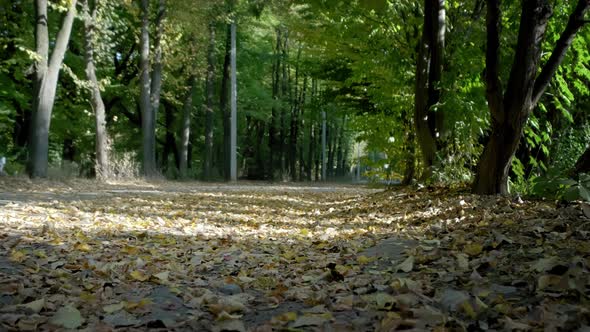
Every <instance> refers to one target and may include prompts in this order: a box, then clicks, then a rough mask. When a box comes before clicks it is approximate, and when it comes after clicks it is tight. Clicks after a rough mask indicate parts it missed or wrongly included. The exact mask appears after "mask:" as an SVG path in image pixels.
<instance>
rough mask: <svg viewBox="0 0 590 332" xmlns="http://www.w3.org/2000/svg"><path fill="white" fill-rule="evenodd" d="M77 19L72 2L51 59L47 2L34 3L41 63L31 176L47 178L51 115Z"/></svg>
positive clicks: (37, 72) (38, 65) (37, 69)
mask: <svg viewBox="0 0 590 332" xmlns="http://www.w3.org/2000/svg"><path fill="white" fill-rule="evenodd" d="M75 16H76V0H72V1H71V2H70V3H69V7H68V12H67V13H66V16H65V18H64V20H63V23H62V26H61V29H60V30H59V32H58V34H57V38H56V39H55V41H54V43H55V44H54V45H55V46H54V49H53V52H52V54H51V58H50V57H49V45H50V41H49V30H48V27H47V23H48V17H47V0H35V48H36V52H37V56H38V60H37V61H36V63H35V85H34V86H35V87H34V100H33V120H32V128H30V139H29V162H28V165H27V170H28V173H29V176H31V177H33V178H35V177H46V176H47V168H48V162H49V127H50V124H51V112H52V111H53V104H54V102H55V93H56V91H57V81H58V79H59V72H60V69H61V65H62V63H63V59H64V56H65V53H66V50H67V47H68V43H69V40H70V34H71V31H72V25H73V23H74V17H75Z"/></svg>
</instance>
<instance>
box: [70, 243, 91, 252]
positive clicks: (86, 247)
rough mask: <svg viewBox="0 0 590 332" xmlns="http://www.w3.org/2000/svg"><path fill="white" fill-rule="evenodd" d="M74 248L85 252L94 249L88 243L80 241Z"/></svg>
mask: <svg viewBox="0 0 590 332" xmlns="http://www.w3.org/2000/svg"><path fill="white" fill-rule="evenodd" d="M74 249H75V250H78V251H83V252H89V251H91V250H92V248H91V247H90V246H89V245H88V244H87V243H80V242H78V243H77V244H76V245H75V246H74Z"/></svg>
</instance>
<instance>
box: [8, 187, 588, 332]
mask: <svg viewBox="0 0 590 332" xmlns="http://www.w3.org/2000/svg"><path fill="white" fill-rule="evenodd" d="M0 185H1V186H0V200H2V201H1V202H0V329H8V330H35V329H39V328H41V329H44V328H52V327H56V326H57V327H60V326H61V327H67V328H79V329H87V330H90V331H95V330H102V331H110V330H126V331H127V330H130V331H135V330H146V329H152V330H170V329H174V330H178V331H192V330H199V331H201V330H203V331H206V330H214V331H222V330H227V331H244V330H255V331H270V330H280V329H285V328H289V329H294V330H322V331H323V330H344V331H346V330H350V331H359V330H374V329H378V330H395V329H409V330H417V331H419V330H431V329H433V328H434V327H442V326H447V327H451V328H459V329H462V328H468V327H477V328H484V327H486V326H487V327H490V326H493V327H496V328H506V327H510V326H513V327H515V328H517V329H525V327H527V328H528V327H530V328H533V327H535V326H536V327H539V326H541V327H544V328H545V327H553V326H560V327H563V326H566V327H567V328H568V329H570V328H571V327H579V328H584V327H585V326H587V325H588V316H587V311H585V310H584V307H585V305H584V303H585V302H584V301H587V300H585V298H586V299H587V297H588V290H589V289H590V284H589V281H588V278H587V274H586V273H588V266H590V264H589V263H590V262H589V254H590V247H589V246H588V235H589V234H590V233H589V231H590V228H589V227H587V226H588V216H587V215H586V214H585V213H586V212H584V211H585V210H584V209H586V207H585V206H584V205H571V206H567V207H565V208H560V209H555V207H554V206H553V207H552V206H551V204H549V203H543V202H522V201H519V200H511V199H508V198H502V197H478V196H472V195H468V194H465V193H462V192H459V191H449V190H434V189H429V190H426V189H424V190H420V191H414V190H408V189H403V190H401V189H400V190H395V191H383V190H375V189H367V188H364V187H359V186H345V185H326V186H323V185H322V186H301V185H292V184H281V185H267V184H263V185H261V184H257V183H248V184H239V185H225V184H199V183H174V182H160V183H139V184H137V183H127V184H104V183H96V182H88V181H74V182H70V183H67V184H65V183H54V182H48V181H34V182H30V181H27V180H6V179H3V180H2V182H0ZM540 240H542V241H541V242H540ZM564 300H568V301H570V302H569V303H570V304H568V305H564V304H563V301H564ZM540 312H544V314H543V315H541V316H539V313H540ZM547 312H551V313H552V314H551V315H549V314H547ZM552 315H553V316H552ZM568 324H569V325H568Z"/></svg>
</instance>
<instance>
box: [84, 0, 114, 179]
mask: <svg viewBox="0 0 590 332" xmlns="http://www.w3.org/2000/svg"><path fill="white" fill-rule="evenodd" d="M89 1H90V0H85V1H84V2H83V9H84V16H85V20H84V36H85V46H86V52H85V60H86V78H87V79H88V81H89V82H90V101H91V105H92V109H93V110H94V122H95V127H96V137H95V152H96V159H95V174H96V178H97V179H98V180H106V179H108V178H109V177H110V166H109V150H108V148H109V145H108V144H109V136H108V132H107V128H106V115H105V105H104V102H103V100H102V96H101V93H100V87H99V84H98V79H97V77H96V66H95V63H94V29H95V24H96V16H97V12H98V8H99V5H100V1H99V0H96V1H94V6H93V7H92V8H90V4H89Z"/></svg>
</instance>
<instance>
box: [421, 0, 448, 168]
mask: <svg viewBox="0 0 590 332" xmlns="http://www.w3.org/2000/svg"><path fill="white" fill-rule="evenodd" d="M444 31H445V9H444V0H424V25H423V27H422V37H421V40H420V45H419V51H418V58H417V60H416V82H415V96H414V124H415V126H416V134H417V135H416V136H417V139H418V144H419V146H420V150H421V152H422V159H423V162H424V174H423V175H422V178H423V179H427V178H430V176H431V175H432V167H433V166H434V164H435V162H436V152H437V150H438V146H437V139H438V138H440V136H441V133H442V118H443V116H442V111H441V110H435V109H434V107H435V105H436V104H437V103H438V102H439V100H440V87H439V85H440V80H441V77H442V65H443V50H444Z"/></svg>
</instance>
